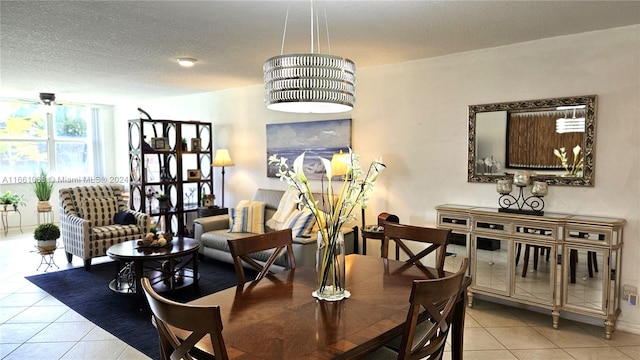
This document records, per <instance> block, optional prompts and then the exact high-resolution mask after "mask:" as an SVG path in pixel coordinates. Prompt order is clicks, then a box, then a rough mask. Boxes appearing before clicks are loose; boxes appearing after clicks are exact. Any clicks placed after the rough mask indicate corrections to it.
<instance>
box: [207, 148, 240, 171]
mask: <svg viewBox="0 0 640 360" xmlns="http://www.w3.org/2000/svg"><path fill="white" fill-rule="evenodd" d="M234 165H235V164H234V163H233V161H232V160H231V156H229V150H227V149H218V150H216V156H215V158H214V159H213V163H212V164H211V166H215V167H225V166H234Z"/></svg>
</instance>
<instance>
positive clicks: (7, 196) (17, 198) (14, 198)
mask: <svg viewBox="0 0 640 360" xmlns="http://www.w3.org/2000/svg"><path fill="white" fill-rule="evenodd" d="M0 204H2V205H3V207H4V210H5V211H7V210H8V209H9V205H11V206H13V210H14V211H18V206H19V205H22V206H25V205H26V203H25V202H24V195H22V194H14V193H12V192H11V191H7V192H5V193H4V194H2V195H1V196H0Z"/></svg>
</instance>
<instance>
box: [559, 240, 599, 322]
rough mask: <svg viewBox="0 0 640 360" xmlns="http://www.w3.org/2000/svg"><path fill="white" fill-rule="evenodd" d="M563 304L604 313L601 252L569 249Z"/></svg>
mask: <svg viewBox="0 0 640 360" xmlns="http://www.w3.org/2000/svg"><path fill="white" fill-rule="evenodd" d="M567 251H568V258H569V264H568V271H567V272H566V276H567V279H566V284H567V290H566V295H565V296H566V298H565V303H566V304H567V305H570V306H576V307H581V308H588V309H593V310H598V311H604V310H603V309H604V293H603V277H604V276H605V274H604V272H605V271H604V269H605V266H604V263H603V259H606V257H605V256H604V255H605V251H603V250H586V249H579V248H569V249H567Z"/></svg>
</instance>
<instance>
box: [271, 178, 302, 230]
mask: <svg viewBox="0 0 640 360" xmlns="http://www.w3.org/2000/svg"><path fill="white" fill-rule="evenodd" d="M298 194H299V192H298V191H297V190H293V189H291V188H289V189H287V191H285V192H284V194H283V195H282V198H281V199H280V203H279V204H278V209H276V212H275V214H273V217H271V219H269V220H267V222H266V225H267V226H268V227H270V228H272V229H273V230H282V229H284V227H283V225H284V222H285V221H286V220H287V218H288V217H289V214H291V212H292V211H293V209H295V208H296V205H297V204H298Z"/></svg>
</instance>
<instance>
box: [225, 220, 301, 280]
mask: <svg viewBox="0 0 640 360" xmlns="http://www.w3.org/2000/svg"><path fill="white" fill-rule="evenodd" d="M227 242H228V243H229V250H230V252H231V257H233V265H234V267H235V270H236V278H237V279H238V285H237V286H238V289H242V288H243V287H244V283H245V281H246V280H245V272H244V266H243V264H242V263H243V261H244V262H246V263H247V264H249V265H250V266H251V267H253V268H255V269H256V270H258V271H259V273H258V275H257V276H256V278H255V279H254V280H253V281H260V280H261V279H262V278H264V277H265V276H266V275H267V274H269V273H270V270H269V269H270V268H271V266H272V265H273V264H274V263H275V261H276V260H277V259H278V256H279V255H280V253H281V252H282V251H283V250H284V249H286V251H287V258H288V260H289V264H288V267H289V269H295V268H296V261H295V258H294V255H293V237H292V233H291V229H283V230H279V231H273V232H269V233H266V234H260V235H255V236H250V237H246V238H240V239H232V240H227ZM270 249H273V253H271V255H270V256H269V258H268V259H267V261H266V262H265V263H264V265H261V264H260V263H258V262H257V261H255V260H254V259H252V258H251V257H249V254H252V253H255V252H258V251H265V250H270Z"/></svg>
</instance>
